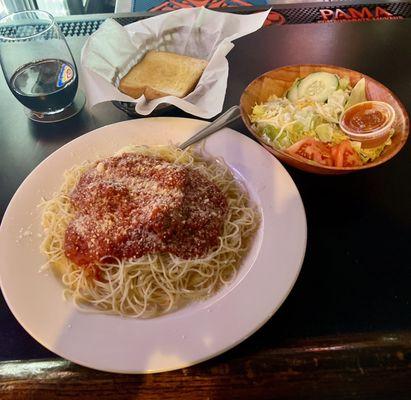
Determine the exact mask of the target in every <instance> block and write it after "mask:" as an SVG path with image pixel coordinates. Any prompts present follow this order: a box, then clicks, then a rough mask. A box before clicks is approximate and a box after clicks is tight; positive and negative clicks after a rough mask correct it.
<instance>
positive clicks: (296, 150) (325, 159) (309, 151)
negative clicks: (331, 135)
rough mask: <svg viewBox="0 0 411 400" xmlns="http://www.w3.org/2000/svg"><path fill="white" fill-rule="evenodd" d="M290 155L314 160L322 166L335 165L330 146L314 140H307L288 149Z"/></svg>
mask: <svg viewBox="0 0 411 400" xmlns="http://www.w3.org/2000/svg"><path fill="white" fill-rule="evenodd" d="M287 152H288V153H289V154H292V155H294V156H300V157H303V158H306V159H308V160H312V161H315V162H317V163H318V164H321V165H328V166H331V165H333V160H332V157H331V152H330V148H329V146H327V145H326V144H324V143H322V142H319V141H318V140H315V139H312V138H305V139H301V140H299V141H298V142H297V143H294V144H293V145H292V146H290V147H289V148H288V149H287Z"/></svg>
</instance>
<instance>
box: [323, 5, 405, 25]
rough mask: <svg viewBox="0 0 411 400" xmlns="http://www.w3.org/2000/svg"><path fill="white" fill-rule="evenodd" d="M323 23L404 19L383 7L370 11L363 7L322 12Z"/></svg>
mask: <svg viewBox="0 0 411 400" xmlns="http://www.w3.org/2000/svg"><path fill="white" fill-rule="evenodd" d="M320 13H321V17H322V21H321V22H335V21H370V20H375V19H402V18H403V17H400V16H397V15H393V14H391V13H390V12H388V11H387V10H385V9H384V8H382V7H378V6H377V7H375V9H374V10H370V9H369V8H368V7H361V8H360V9H356V8H353V7H349V8H348V9H346V10H345V11H343V10H342V9H340V8H337V9H336V10H328V9H325V10H320Z"/></svg>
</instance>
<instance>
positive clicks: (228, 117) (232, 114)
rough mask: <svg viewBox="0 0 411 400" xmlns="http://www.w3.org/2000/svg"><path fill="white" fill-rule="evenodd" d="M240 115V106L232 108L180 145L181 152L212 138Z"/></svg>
mask: <svg viewBox="0 0 411 400" xmlns="http://www.w3.org/2000/svg"><path fill="white" fill-rule="evenodd" d="M240 115H241V113H240V107H239V106H233V107H231V108H230V109H228V110H227V111H226V112H225V113H224V114H222V115H220V116H219V117H218V118H217V119H216V120H215V121H213V122H212V123H211V124H209V125H207V126H206V127H205V128H204V129H201V131H199V132H197V133H196V134H195V135H194V136H192V137H191V138H190V139H188V140H186V141H185V142H184V143H182V144H180V146H178V147H179V148H180V149H181V150H184V149H185V148H187V147H188V146H191V145H192V144H194V143H197V142H198V141H200V140H202V139H204V138H206V137H207V136H210V135H211V134H213V133H214V132H217V131H219V130H220V129H222V128H224V127H225V126H226V125H228V124H229V123H230V122H233V121H235V120H236V119H237V118H239V117H240Z"/></svg>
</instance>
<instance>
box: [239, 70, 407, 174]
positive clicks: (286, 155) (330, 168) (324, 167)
mask: <svg viewBox="0 0 411 400" xmlns="http://www.w3.org/2000/svg"><path fill="white" fill-rule="evenodd" d="M295 67H309V68H314V69H317V68H330V69H335V70H336V73H337V72H338V71H341V72H342V73H343V72H345V73H352V72H354V73H356V74H359V75H361V77H362V78H365V80H366V81H367V80H370V81H372V82H373V83H376V84H378V85H379V86H382V87H383V88H384V90H386V91H387V92H388V93H389V94H390V95H391V96H392V98H393V99H394V100H395V101H396V102H397V103H398V105H399V106H400V109H401V110H402V114H403V117H404V129H403V133H404V139H403V140H402V141H401V142H400V143H399V145H398V146H397V147H396V148H395V149H394V151H393V152H392V153H391V154H389V156H388V157H386V158H383V159H382V160H379V158H380V157H378V158H377V159H376V160H374V161H373V162H371V163H366V164H363V165H361V166H358V167H334V166H328V165H321V164H318V163H312V162H310V161H311V160H305V159H304V158H302V157H298V156H294V155H292V154H289V153H287V152H285V151H284V150H277V149H275V148H274V147H272V146H270V145H269V144H268V143H266V142H264V141H263V140H262V139H261V138H260V137H259V136H258V135H257V133H256V132H255V131H254V130H253V129H252V128H251V123H250V120H249V117H248V115H247V114H246V113H245V111H244V109H243V105H242V103H243V98H244V95H245V93H246V92H247V91H248V89H249V88H250V87H251V86H252V85H253V84H254V82H255V81H257V80H259V79H261V78H263V77H264V76H266V75H269V74H271V73H272V72H274V71H279V70H282V69H286V68H295ZM313 72H315V71H313ZM369 101H373V100H372V99H371V100H369ZM240 112H241V118H242V120H243V122H244V125H245V126H246V127H247V129H248V130H249V131H250V133H251V134H252V135H253V136H254V137H255V138H256V139H257V140H258V141H259V142H260V143H261V144H263V145H264V146H265V147H266V148H269V149H267V150H268V151H270V152H271V153H273V154H274V155H276V153H278V154H279V155H281V157H283V158H285V159H287V158H289V159H291V160H294V161H298V162H300V163H302V164H307V165H310V166H313V167H316V168H319V169H322V170H324V171H326V170H328V171H344V172H350V171H360V170H363V169H369V168H373V167H376V166H378V165H381V164H384V163H385V162H387V161H389V160H391V159H392V158H393V157H394V156H396V155H397V154H398V153H399V151H400V150H401V149H402V148H403V147H404V145H405V143H406V142H407V140H408V136H409V131H410V118H409V115H408V112H407V109H406V108H405V106H404V104H403V103H402V102H401V100H400V99H399V98H398V97H397V96H396V94H395V93H394V92H393V91H392V90H390V89H389V88H387V87H386V86H385V85H383V84H382V83H381V82H379V81H377V80H376V79H374V78H372V77H370V76H368V75H366V74H364V73H362V72H360V71H356V70H354V69H350V68H345V67H340V66H338V65H333V64H288V65H283V66H281V67H278V68H274V69H271V70H269V71H266V72H264V73H263V74H261V75H259V76H257V77H256V78H255V79H253V80H252V81H251V82H250V83H249V84H248V85H247V86H246V88H245V89H244V90H243V92H242V94H241V97H240ZM294 168H296V167H294Z"/></svg>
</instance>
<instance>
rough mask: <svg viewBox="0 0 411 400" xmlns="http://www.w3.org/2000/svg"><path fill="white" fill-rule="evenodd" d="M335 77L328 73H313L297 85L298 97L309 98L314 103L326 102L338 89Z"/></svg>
mask: <svg viewBox="0 0 411 400" xmlns="http://www.w3.org/2000/svg"><path fill="white" fill-rule="evenodd" d="M338 85H339V80H338V77H337V75H334V74H330V73H329V72H313V73H312V74H310V75H307V76H306V77H305V78H304V79H303V80H302V81H301V82H300V83H299V85H298V97H299V98H301V97H310V98H311V99H313V100H314V101H326V100H327V99H328V96H329V95H330V94H331V93H333V92H335V91H336V90H337V89H338Z"/></svg>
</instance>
